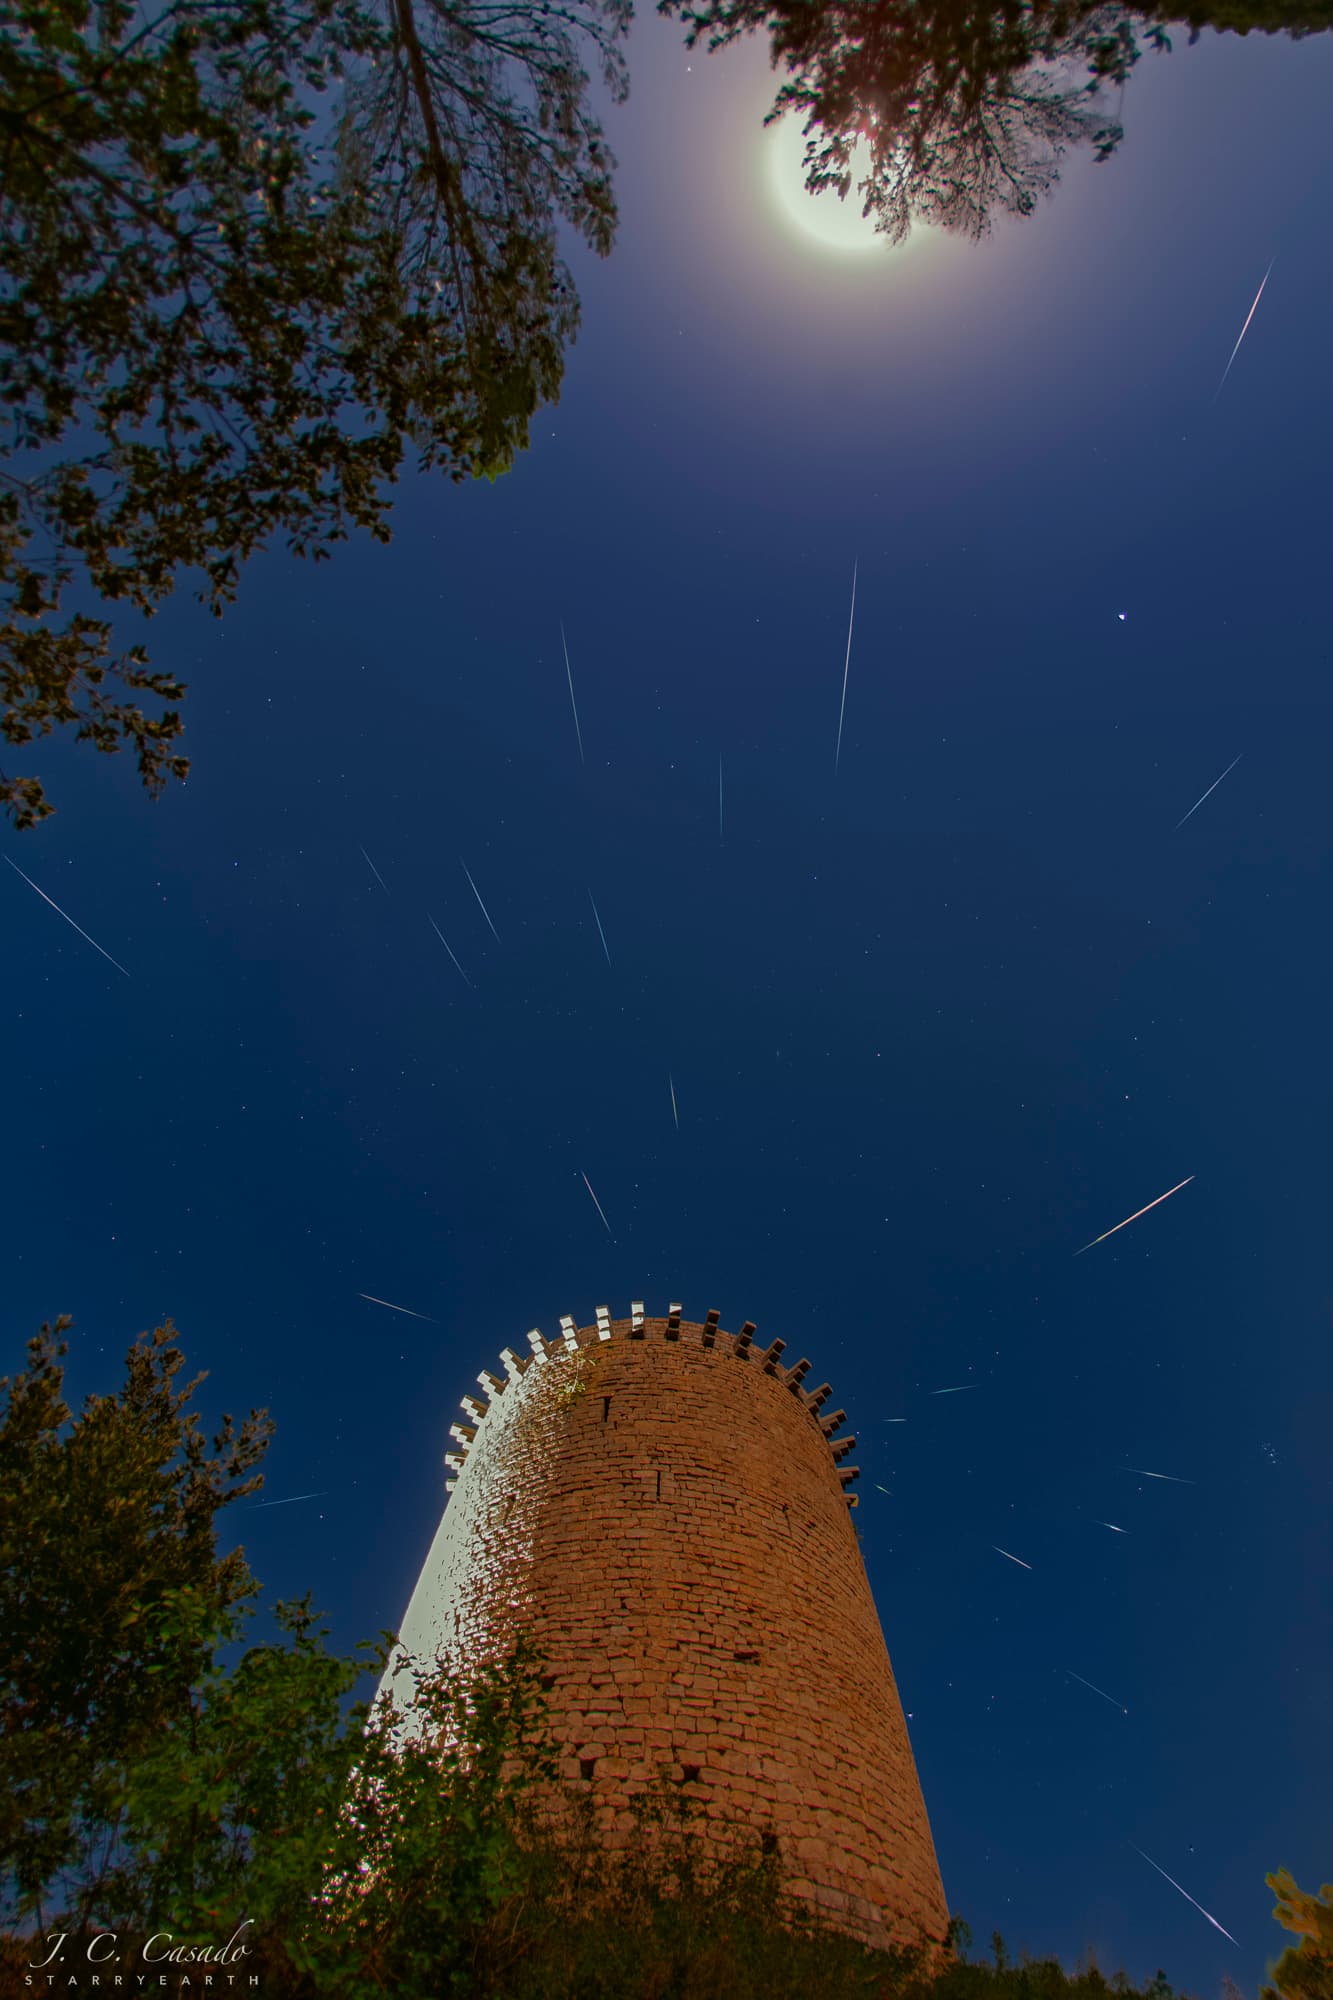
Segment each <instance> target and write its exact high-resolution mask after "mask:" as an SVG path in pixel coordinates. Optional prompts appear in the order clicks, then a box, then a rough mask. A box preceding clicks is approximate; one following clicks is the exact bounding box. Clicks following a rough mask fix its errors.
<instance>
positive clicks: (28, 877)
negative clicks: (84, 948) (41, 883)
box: [5, 855, 130, 979]
mask: <svg viewBox="0 0 1333 2000" xmlns="http://www.w3.org/2000/svg"><path fill="white" fill-rule="evenodd" d="M5 860H6V861H9V856H8V855H6V856H5ZM9 865H10V867H11V868H12V869H13V871H14V873H15V874H16V875H23V870H22V869H21V868H20V867H19V865H18V862H17V861H9ZM23 879H24V881H25V882H26V883H27V885H28V887H29V888H30V889H37V884H36V883H35V882H34V881H33V879H32V877H31V875H23ZM37 894H38V895H39V896H40V897H41V899H42V901H43V902H44V903H50V904H51V908H52V909H53V910H54V911H55V913H56V915H57V916H58V917H64V918H65V922H66V923H67V924H68V925H69V927H70V929H71V930H73V931H78V933H79V936H80V937H81V938H82V939H83V941H84V943H85V944H90V945H91V946H92V948H93V950H94V951H101V952H102V956H103V958H104V959H105V960H106V962H107V964H108V965H114V966H115V968H116V971H117V972H124V973H125V977H126V978H127V979H128V978H129V976H130V975H129V973H128V972H125V968H124V966H123V965H122V964H121V963H120V961H119V960H118V959H115V958H112V956H111V953H110V952H109V951H102V947H101V945H100V944H99V943H98V942H97V939H96V938H90V937H89V935H88V933H87V931H85V930H84V929H82V928H81V926H80V925H78V924H76V923H75V921H74V919H73V917H71V916H66V914H65V912H64V910H62V909H61V907H60V905H59V903H56V902H52V901H51V898H50V897H49V896H48V895H47V893H46V891H45V889H37Z"/></svg>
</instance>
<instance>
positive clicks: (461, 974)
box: [426, 911, 475, 990]
mask: <svg viewBox="0 0 1333 2000" xmlns="http://www.w3.org/2000/svg"><path fill="white" fill-rule="evenodd" d="M426 922H427V923H428V924H429V925H430V927H431V929H432V930H433V931H434V933H435V935H436V937H437V938H438V939H439V940H440V943H441V944H442V945H443V946H444V948H445V950H446V951H447V952H448V954H449V956H450V958H453V959H454V964H455V965H458V960H457V959H456V958H454V951H453V946H452V945H451V944H450V942H449V940H448V938H447V937H446V936H445V934H444V932H443V931H442V930H441V929H440V927H439V925H438V924H437V923H436V921H435V919H434V917H432V916H431V914H430V912H429V911H427V913H426ZM458 976H459V978H460V979H461V980H462V982H463V984H464V986H471V985H472V981H471V980H470V979H469V978H468V976H467V974H466V972H464V970H463V968H462V966H461V965H458ZM474 990H475V989H474Z"/></svg>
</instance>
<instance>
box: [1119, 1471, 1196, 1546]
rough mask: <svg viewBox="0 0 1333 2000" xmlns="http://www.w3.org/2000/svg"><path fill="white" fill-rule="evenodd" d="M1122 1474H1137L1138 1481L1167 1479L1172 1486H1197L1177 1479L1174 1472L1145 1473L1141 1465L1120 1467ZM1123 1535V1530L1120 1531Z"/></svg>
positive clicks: (1189, 1481)
mask: <svg viewBox="0 0 1333 2000" xmlns="http://www.w3.org/2000/svg"><path fill="white" fill-rule="evenodd" d="M1120 1470H1121V1471H1122V1472H1137V1473H1138V1475H1139V1477H1140V1479H1169V1480H1170V1481H1171V1484H1172V1485H1173V1486H1197V1485H1198V1483H1199V1482H1198V1480H1197V1479H1177V1477H1176V1475H1175V1473H1174V1472H1145V1471H1144V1469H1143V1467H1142V1466H1141V1465H1122V1466H1121V1468H1120ZM1120 1532H1121V1534H1122V1535H1123V1534H1124V1532H1125V1531H1124V1529H1123V1528H1122V1529H1121V1530H1120Z"/></svg>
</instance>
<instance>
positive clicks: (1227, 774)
mask: <svg viewBox="0 0 1333 2000" xmlns="http://www.w3.org/2000/svg"><path fill="white" fill-rule="evenodd" d="M1244 755H1245V752H1244V751H1243V750H1242V751H1241V752H1240V755H1239V756H1236V757H1233V758H1232V760H1231V762H1230V763H1229V764H1228V765H1227V768H1226V770H1225V771H1223V773H1222V778H1229V777H1230V775H1231V773H1232V772H1233V771H1234V770H1235V768H1236V766H1237V764H1239V762H1240V760H1241V757H1243V756H1244ZM1222 778H1214V779H1213V782H1212V784H1211V785H1209V787H1208V790H1207V791H1206V792H1205V793H1204V795H1203V799H1207V798H1211V797H1212V795H1213V793H1214V792H1215V791H1216V790H1217V788H1218V786H1219V785H1220V784H1221V782H1222ZM1203 799H1196V800H1195V801H1194V804H1193V805H1192V806H1191V807H1190V809H1189V811H1188V812H1187V813H1186V814H1185V819H1178V820H1177V821H1176V823H1175V825H1174V826H1173V827H1172V829H1171V831H1172V833H1179V832H1180V829H1181V827H1182V826H1184V824H1185V820H1186V819H1193V817H1194V815H1195V813H1196V812H1197V811H1198V810H1199V807H1200V806H1201V805H1202V804H1203Z"/></svg>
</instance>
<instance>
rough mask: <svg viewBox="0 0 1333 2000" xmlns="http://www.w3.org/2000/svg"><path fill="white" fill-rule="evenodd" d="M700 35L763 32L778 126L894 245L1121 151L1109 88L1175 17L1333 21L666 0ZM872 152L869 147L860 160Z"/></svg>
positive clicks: (984, 216) (1007, 0)
mask: <svg viewBox="0 0 1333 2000" xmlns="http://www.w3.org/2000/svg"><path fill="white" fill-rule="evenodd" d="M659 11H660V12H662V13H664V14H669V15H674V16H678V17H679V18H680V19H682V20H683V21H684V22H685V23H686V26H687V40H688V42H689V45H690V46H691V47H695V46H696V45H697V44H698V43H700V42H701V41H702V42H703V43H704V44H705V46H706V47H708V48H709V49H717V48H722V47H725V46H726V45H727V44H729V43H731V42H734V41H737V40H739V39H740V38H741V37H742V36H744V35H747V34H753V33H757V32H763V33H766V34H767V35H768V37H769V43H770V48H771V52H772V59H773V66H774V68H775V69H781V70H783V71H785V73H786V80H785V81H784V82H783V84H782V85H781V87H780V88H779V90H778V92H777V95H776V97H775V98H774V101H773V106H772V109H771V110H770V112H769V114H768V120H767V121H766V122H768V123H772V122H773V121H774V120H775V119H778V118H781V117H784V116H787V115H792V116H795V117H797V118H799V119H800V121H801V123H802V126H803V128H804V131H805V135H806V153H805V164H806V186H807V187H808V188H809V189H810V190H811V192H812V193H819V192H821V191H822V190H824V189H826V188H836V189H837V191H838V193H839V194H840V195H841V196H842V197H843V198H844V199H845V198H846V197H847V196H848V195H849V194H850V193H851V191H852V188H853V186H855V191H856V196H857V199H858V200H859V201H860V203H861V206H862V211H863V213H864V214H865V215H866V216H867V217H869V218H872V219H873V221H874V224H875V228H876V229H877V231H879V233H881V234H882V235H883V236H885V237H886V238H887V240H888V241H889V242H890V243H901V242H902V241H903V240H904V239H905V238H906V236H907V235H908V233H909V231H910V229H911V227H912V225H913V224H914V223H924V224H930V225H934V226H936V227H938V228H943V229H949V230H955V231H958V232H960V233H962V234H965V235H968V236H971V237H973V238H979V237H981V236H984V235H985V234H986V232H987V231H988V229H989V228H990V226H991V223H992V220H993V217H994V216H995V214H996V213H1003V214H1011V215H1030V214H1032V212H1033V210H1034V209H1035V208H1036V206H1037V203H1038V201H1039V200H1040V198H1041V196H1042V195H1044V194H1046V193H1048V192H1049V190H1050V189H1051V188H1052V187H1053V186H1054V185H1055V183H1056V181H1057V180H1058V178H1059V163H1060V160H1061V158H1062V156H1063V155H1064V154H1065V153H1066V152H1068V151H1069V150H1070V149H1071V148H1072V147H1075V146H1084V145H1091V146H1092V147H1093V148H1094V149H1095V156H1096V158H1097V159H1098V160H1107V159H1109V158H1110V157H1111V154H1112V153H1113V152H1114V151H1115V149H1116V147H1117V146H1118V145H1119V143H1120V141H1121V139H1122V137H1123V130H1122V127H1121V125H1120V122H1119V112H1118V107H1117V110H1116V112H1115V113H1114V114H1112V112H1111V109H1110V106H1109V102H1108V100H1107V97H1106V92H1107V89H1108V86H1110V85H1112V84H1119V85H1122V86H1123V84H1124V83H1125V81H1126V79H1127V77H1128V76H1129V73H1130V71H1131V70H1132V69H1133V67H1134V65H1135V64H1136V63H1137V62H1138V61H1139V59H1140V57H1141V56H1142V54H1143V53H1144V51H1145V50H1146V49H1148V48H1154V49H1157V50H1160V51H1163V52H1165V51H1168V50H1169V49H1170V46H1171V44H1170V41H1169V39H1168V37H1167V34H1166V30H1165V26H1164V23H1165V22H1166V21H1168V20H1179V19H1182V18H1183V19H1186V20H1188V21H1189V23H1190V26H1191V29H1192V34H1191V40H1197V39H1198V35H1199V32H1200V31H1201V30H1202V29H1203V28H1204V27H1217V28H1219V29H1224V28H1229V29H1235V30H1237V31H1238V32H1240V33H1246V32H1248V30H1249V29H1250V28H1259V29H1262V30H1263V31H1264V32H1266V33H1275V32H1277V31H1279V30H1283V31H1285V32H1287V33H1289V34H1291V35H1295V36H1300V35H1306V34H1312V33H1315V32H1317V31H1319V30H1321V29H1327V28H1329V27H1333V0H1290V4H1288V0H1208V4H1204V5H1200V4H1198V0H1196V4H1194V5H1193V6H1192V7H1189V6H1187V7H1181V6H1179V5H1176V4H1169V5H1164V6H1162V7H1161V8H1160V9H1158V8H1153V7H1151V6H1150V7H1145V8H1138V9H1133V8H1129V7H1126V6H1123V5H1120V4H1116V0H1109V4H1108V0H1099V4H1093V5H1088V4H1079V0H992V4H987V0H921V4H916V0H701V4H694V3H693V0H660V7H659ZM858 154H859V157H858Z"/></svg>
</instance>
